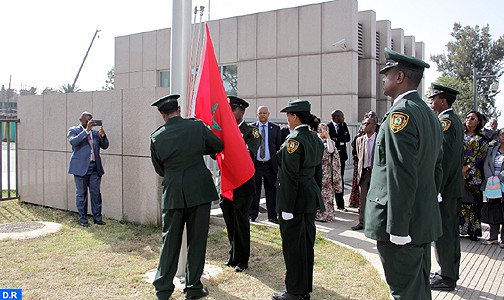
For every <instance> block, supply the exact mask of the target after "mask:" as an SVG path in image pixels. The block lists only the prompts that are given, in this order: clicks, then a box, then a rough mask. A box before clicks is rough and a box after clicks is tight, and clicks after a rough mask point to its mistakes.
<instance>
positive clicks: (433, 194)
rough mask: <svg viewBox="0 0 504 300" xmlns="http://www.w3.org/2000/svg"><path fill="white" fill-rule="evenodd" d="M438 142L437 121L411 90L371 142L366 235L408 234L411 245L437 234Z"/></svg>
mask: <svg viewBox="0 0 504 300" xmlns="http://www.w3.org/2000/svg"><path fill="white" fill-rule="evenodd" d="M442 142H443V137H442V130H441V126H440V123H439V120H438V119H437V118H436V116H435V115H434V113H433V112H432V110H431V109H430V108H429V107H428V106H427V104H426V103H425V102H424V101H423V100H422V99H421V98H420V96H419V95H418V93H417V92H416V91H415V92H411V93H409V94H406V95H405V96H404V97H403V98H402V99H400V100H397V101H396V103H395V104H394V105H393V106H392V107H391V108H390V110H389V112H388V113H387V114H386V115H385V118H384V120H383V123H382V125H381V126H380V130H379V132H378V135H377V137H376V141H375V143H376V144H375V150H374V161H373V172H372V175H371V186H370V188H369V192H368V195H367V199H366V201H367V203H366V209H365V217H364V220H365V225H364V228H365V231H364V232H365V235H366V236H367V237H369V238H372V239H375V240H378V241H389V239H390V234H392V235H396V236H408V235H409V236H410V237H411V239H412V242H411V243H413V244H424V243H428V242H431V241H435V240H437V238H438V237H439V236H441V234H442V229H441V215H440V212H439V204H438V201H437V194H438V191H439V187H440V185H441V179H442V169H441V162H442V158H443V153H442Z"/></svg>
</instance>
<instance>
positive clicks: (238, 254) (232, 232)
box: [220, 96, 260, 272]
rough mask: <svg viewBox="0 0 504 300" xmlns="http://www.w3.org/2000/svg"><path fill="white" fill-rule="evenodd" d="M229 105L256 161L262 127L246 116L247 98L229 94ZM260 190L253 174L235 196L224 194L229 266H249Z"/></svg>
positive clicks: (221, 204) (223, 206)
mask: <svg viewBox="0 0 504 300" xmlns="http://www.w3.org/2000/svg"><path fill="white" fill-rule="evenodd" d="M228 99H229V105H230V106H231V110H232V111H233V114H234V116H235V118H236V123H237V124H238V127H239V128H240V131H241V133H242V136H243V139H244V140H245V144H246V145H247V148H248V150H249V155H250V157H251V158H252V161H253V162H254V164H255V161H256V157H257V149H258V148H259V142H260V135H259V131H258V130H257V128H256V127H254V126H253V125H248V124H247V123H246V122H245V120H243V115H244V114H245V109H246V108H247V107H248V106H249V104H248V103H247V102H245V100H243V99H241V98H238V97H236V96H228ZM255 192H256V187H255V178H254V176H252V177H251V178H250V179H249V180H247V181H246V182H245V183H244V184H242V185H241V186H239V187H238V188H236V189H234V190H233V199H232V200H231V199H226V198H224V197H221V202H220V207H221V209H222V214H223V217H224V221H225V222H226V228H227V233H228V239H229V244H230V246H231V247H230V249H229V259H228V261H227V262H226V263H225V265H226V266H228V267H232V268H234V269H235V271H236V272H243V271H245V270H246V269H247V268H248V261H249V258H250V222H249V209H250V204H251V203H252V198H253V197H254V194H255Z"/></svg>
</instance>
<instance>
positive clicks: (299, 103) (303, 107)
mask: <svg viewBox="0 0 504 300" xmlns="http://www.w3.org/2000/svg"><path fill="white" fill-rule="evenodd" d="M310 108H311V104H310V102H308V100H303V99H293V100H289V102H288V103H287V106H286V107H284V108H282V110H281V111H280V112H301V111H310Z"/></svg>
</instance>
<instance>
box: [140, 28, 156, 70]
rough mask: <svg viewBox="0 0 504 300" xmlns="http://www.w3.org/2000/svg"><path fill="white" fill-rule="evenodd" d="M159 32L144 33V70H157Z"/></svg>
mask: <svg viewBox="0 0 504 300" xmlns="http://www.w3.org/2000/svg"><path fill="white" fill-rule="evenodd" d="M156 44H157V32H156V31H149V32H144V33H142V71H155V70H156V61H157V54H156V51H157V47H156Z"/></svg>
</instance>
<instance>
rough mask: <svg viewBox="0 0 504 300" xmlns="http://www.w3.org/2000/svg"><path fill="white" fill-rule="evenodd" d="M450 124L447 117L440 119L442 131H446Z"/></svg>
mask: <svg viewBox="0 0 504 300" xmlns="http://www.w3.org/2000/svg"><path fill="white" fill-rule="evenodd" d="M450 126H451V121H450V120H449V119H445V120H441V128H443V131H447V130H448V129H450Z"/></svg>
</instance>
